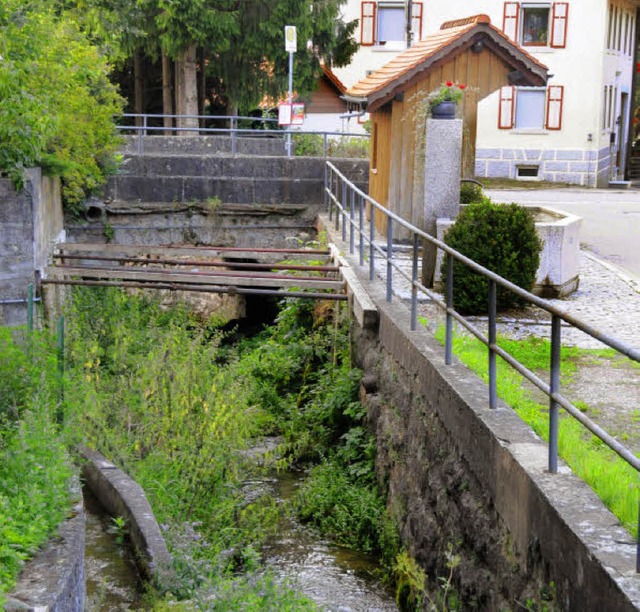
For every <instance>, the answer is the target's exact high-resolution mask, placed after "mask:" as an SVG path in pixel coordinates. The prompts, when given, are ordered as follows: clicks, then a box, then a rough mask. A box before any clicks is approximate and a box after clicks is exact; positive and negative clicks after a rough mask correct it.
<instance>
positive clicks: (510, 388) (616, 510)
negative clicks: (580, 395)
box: [436, 329, 640, 538]
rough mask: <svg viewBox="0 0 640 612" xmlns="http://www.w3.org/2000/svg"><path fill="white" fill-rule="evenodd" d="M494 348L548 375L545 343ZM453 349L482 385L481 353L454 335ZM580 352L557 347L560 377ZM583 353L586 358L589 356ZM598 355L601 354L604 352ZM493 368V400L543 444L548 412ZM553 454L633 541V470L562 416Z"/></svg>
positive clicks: (639, 488)
mask: <svg viewBox="0 0 640 612" xmlns="http://www.w3.org/2000/svg"><path fill="white" fill-rule="evenodd" d="M436 338H437V339H438V340H439V341H440V342H443V339H444V330H443V329H439V330H438V332H437V334H436ZM498 344H499V345H500V346H501V347H502V348H504V349H505V350H506V351H507V352H509V353H511V354H512V355H513V356H514V357H516V359H518V360H519V361H521V362H522V363H523V364H524V365H525V366H526V367H528V368H530V369H532V370H534V371H540V370H542V369H544V370H548V363H549V354H550V352H549V351H550V348H549V342H548V341H547V340H542V339H539V338H529V339H525V340H522V339H521V340H507V339H505V338H498ZM453 350H454V353H455V354H456V355H457V356H458V357H459V358H460V360H461V361H462V362H463V363H465V364H466V365H467V366H468V367H470V368H471V369H472V370H473V371H474V372H476V373H477V374H478V375H479V376H480V377H481V378H482V379H483V380H485V381H487V380H488V365H487V349H486V347H485V346H484V345H483V344H482V343H481V342H480V341H479V340H477V339H475V338H471V337H468V336H456V337H455V338H454V343H453ZM584 353H585V351H582V350H580V349H577V348H571V347H563V348H562V357H561V363H562V374H563V375H567V374H571V373H572V372H573V371H574V370H575V367H576V366H575V363H571V360H572V359H574V358H575V357H576V356H577V355H581V354H584ZM587 353H588V354H590V355H591V354H593V351H587ZM602 353H604V354H605V355H606V354H607V351H602ZM497 367H498V378H497V380H498V396H499V397H500V398H501V399H503V400H504V401H505V402H506V403H507V404H508V405H509V406H511V407H512V408H513V409H514V410H515V411H516V412H517V413H518V414H519V415H520V417H521V418H522V419H523V420H524V421H525V422H526V423H528V424H529V425H530V426H531V428H532V429H533V430H534V431H535V432H536V433H537V434H538V435H539V436H540V437H541V438H543V439H545V440H548V438H549V415H548V407H547V406H545V405H541V404H540V403H539V402H538V401H537V400H536V399H534V397H533V395H532V393H531V392H530V391H527V389H526V388H525V387H524V386H523V380H524V379H523V377H522V376H521V375H520V374H518V373H517V372H516V371H515V370H514V369H513V368H511V367H510V366H509V365H507V364H506V363H505V362H504V361H502V360H501V359H498V362H497ZM558 450H559V454H560V456H561V457H562V459H564V460H565V461H566V462H567V464H568V465H569V466H570V467H571V469H572V470H573V471H574V472H575V473H576V474H577V475H578V476H579V477H580V478H582V479H583V480H584V481H585V482H587V483H588V484H589V485H590V486H591V487H592V488H593V490H594V491H595V492H596V494H597V495H598V496H599V497H600V499H601V500H602V501H603V503H604V504H605V505H606V506H607V507H608V508H609V509H610V510H611V512H613V514H615V515H616V516H617V517H618V519H619V520H620V522H621V523H622V525H624V527H625V528H626V529H627V530H629V532H630V533H632V534H633V536H634V537H636V538H637V537H638V533H637V532H638V503H639V501H640V484H639V483H638V473H637V471H636V470H635V469H634V468H633V467H631V466H630V465H629V464H628V463H627V462H626V461H624V460H623V459H622V458H620V457H619V456H618V455H617V454H616V453H614V452H613V451H612V450H610V449H609V448H608V447H606V446H605V445H604V444H602V443H601V442H600V441H599V440H598V439H597V438H596V437H595V436H593V435H591V434H590V433H589V432H587V431H586V430H585V428H584V427H583V426H582V425H581V424H580V423H579V422H578V421H576V420H575V419H573V418H571V417H570V416H568V415H566V414H562V416H561V418H560V426H559V441H558Z"/></svg>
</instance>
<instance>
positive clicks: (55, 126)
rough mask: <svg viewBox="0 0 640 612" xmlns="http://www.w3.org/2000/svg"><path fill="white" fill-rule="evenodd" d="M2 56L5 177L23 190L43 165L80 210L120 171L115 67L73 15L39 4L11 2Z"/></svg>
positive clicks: (2, 16) (0, 33)
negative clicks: (26, 177)
mask: <svg viewBox="0 0 640 612" xmlns="http://www.w3.org/2000/svg"><path fill="white" fill-rule="evenodd" d="M0 56H1V57H2V60H0V143H2V146H1V147H0V172H3V173H5V174H8V175H9V176H10V177H11V178H12V179H13V180H14V182H15V183H16V184H17V186H18V187H20V186H21V183H22V171H23V169H24V168H28V167H30V166H35V165H42V166H43V167H44V169H45V171H46V170H50V171H52V172H55V173H58V174H60V176H61V177H62V181H63V197H64V200H65V204H66V205H67V206H68V207H70V208H71V209H72V210H73V209H76V208H77V207H78V206H79V204H80V202H81V201H82V200H83V199H84V197H85V196H86V195H87V194H88V193H91V192H92V191H93V190H95V189H96V188H97V187H98V186H100V185H101V184H102V182H103V181H104V180H105V176H106V174H107V173H108V172H109V171H112V170H113V167H114V164H113V154H114V152H115V149H116V147H117V145H118V142H119V141H118V138H117V136H116V132H115V127H114V124H113V116H114V115H115V114H118V113H119V112H120V110H121V105H122V100H121V98H120V97H119V95H118V94H117V92H116V89H115V87H114V86H113V85H112V84H111V83H110V81H109V79H108V72H109V66H108V64H107V62H106V60H105V58H104V57H102V56H101V55H100V54H99V53H98V51H97V49H96V48H94V47H93V46H92V45H91V44H90V43H89V42H88V41H87V39H86V37H85V36H84V35H83V34H82V33H81V32H80V30H79V28H78V26H77V24H76V23H75V22H73V21H72V20H70V19H69V17H68V15H67V14H65V13H61V14H58V13H56V12H55V11H54V10H53V9H52V8H50V6H49V5H47V4H46V3H44V2H40V1H39V0H34V1H33V2H31V3H30V5H29V6H28V7H27V8H25V7H24V6H23V4H22V3H21V2H19V1H18V0H7V1H6V2H5V3H4V7H3V12H2V13H0Z"/></svg>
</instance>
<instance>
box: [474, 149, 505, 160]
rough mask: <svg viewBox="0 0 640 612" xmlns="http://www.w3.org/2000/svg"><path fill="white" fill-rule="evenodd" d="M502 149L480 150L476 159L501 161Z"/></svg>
mask: <svg viewBox="0 0 640 612" xmlns="http://www.w3.org/2000/svg"><path fill="white" fill-rule="evenodd" d="M501 153H502V149H478V150H477V151H476V159H500V157H501Z"/></svg>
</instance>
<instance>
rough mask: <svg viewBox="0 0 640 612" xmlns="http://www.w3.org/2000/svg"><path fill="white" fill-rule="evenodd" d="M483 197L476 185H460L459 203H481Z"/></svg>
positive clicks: (480, 188) (466, 183)
mask: <svg viewBox="0 0 640 612" xmlns="http://www.w3.org/2000/svg"><path fill="white" fill-rule="evenodd" d="M483 198H484V195H483V194H482V187H481V186H480V185H477V184H476V183H468V182H463V183H462V184H461V185H460V203H461V204H471V203H472V202H482V200H483Z"/></svg>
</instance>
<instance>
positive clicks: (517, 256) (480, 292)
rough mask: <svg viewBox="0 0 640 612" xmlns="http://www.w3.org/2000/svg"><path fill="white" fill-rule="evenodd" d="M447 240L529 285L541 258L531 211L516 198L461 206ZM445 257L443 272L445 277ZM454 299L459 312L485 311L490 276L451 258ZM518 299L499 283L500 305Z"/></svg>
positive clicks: (478, 260)
mask: <svg viewBox="0 0 640 612" xmlns="http://www.w3.org/2000/svg"><path fill="white" fill-rule="evenodd" d="M445 243H446V244H448V245H449V246H450V247H452V248H454V249H456V250H457V251H459V252H460V253H462V254H463V255H466V256H467V257H469V258H470V259H472V260H473V261H475V262H476V263H478V264H480V265H482V266H484V267H485V268H488V269H489V270H491V271H492V272H495V273H496V274H499V275H500V276H502V277H503V278H505V279H507V280H509V281H511V282H512V283H514V284H516V285H518V286H519V287H522V288H523V289H526V290H530V289H531V287H532V286H533V283H534V281H535V277H536V271H537V269H538V265H539V262H540V249H541V242H540V239H539V238H538V235H537V233H536V228H535V222H534V219H533V215H532V213H531V212H530V211H529V210H527V209H526V208H524V207H522V206H518V205H517V204H515V203H513V204H494V203H493V202H491V200H489V199H488V198H484V200H483V201H482V202H476V203H472V204H469V205H468V206H466V207H465V208H463V209H462V211H461V212H460V214H459V215H458V218H457V219H456V222H455V223H454V224H453V226H452V227H451V228H450V229H449V231H448V232H447V234H446V236H445ZM446 259H447V258H446V257H445V261H444V263H443V267H442V271H443V278H446V265H447V262H446ZM453 275H454V283H453V304H454V308H455V309H456V310H457V311H458V312H460V313H462V314H480V313H486V312H487V304H488V296H489V289H488V287H489V282H488V281H487V279H486V278H484V277H483V276H481V275H479V274H477V273H476V272H474V271H472V270H470V269H469V268H468V267H467V266H465V265H464V264H463V263H461V262H459V261H458V260H454V264H453ZM518 304H520V300H519V298H518V297H517V296H516V295H515V294H513V293H512V292H510V291H508V290H507V289H505V288H503V287H500V286H498V288H497V306H498V310H504V309H507V308H510V307H513V306H516V305H518Z"/></svg>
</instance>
